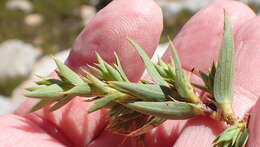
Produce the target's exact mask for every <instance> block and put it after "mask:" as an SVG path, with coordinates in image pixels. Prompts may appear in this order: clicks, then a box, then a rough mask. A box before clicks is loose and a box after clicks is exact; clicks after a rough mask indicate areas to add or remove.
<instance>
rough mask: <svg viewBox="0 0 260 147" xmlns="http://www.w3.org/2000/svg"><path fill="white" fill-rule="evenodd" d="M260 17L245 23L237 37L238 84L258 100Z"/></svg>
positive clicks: (236, 82) (259, 90) (259, 80)
mask: <svg viewBox="0 0 260 147" xmlns="http://www.w3.org/2000/svg"><path fill="white" fill-rule="evenodd" d="M259 27H260V17H255V18H253V19H251V20H249V21H248V22H247V23H246V24H244V25H243V26H242V27H241V28H240V29H239V31H238V32H237V35H236V37H235V42H236V48H237V50H236V81H235V84H236V86H239V87H241V88H242V89H245V90H247V91H248V93H251V94H253V95H255V96H254V97H249V98H251V99H252V100H253V101H256V99H257V98H258V97H257V96H259V94H260V79H259V73H260V69H259V68H257V67H259V66H260V60H259V57H260V52H259V47H260V45H259V41H260V37H259V35H260V30H259Z"/></svg>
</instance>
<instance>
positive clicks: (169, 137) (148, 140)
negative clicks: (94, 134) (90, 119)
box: [89, 120, 185, 147]
mask: <svg viewBox="0 0 260 147" xmlns="http://www.w3.org/2000/svg"><path fill="white" fill-rule="evenodd" d="M184 124H185V123H184V121H175V120H174V121H173V120H168V121H166V122H165V123H163V124H162V125H160V126H159V127H157V128H154V129H152V130H151V131H149V132H148V133H146V134H145V138H144V140H141V142H140V138H133V137H129V138H126V137H125V136H121V135H115V134H113V133H111V132H109V131H104V132H102V133H101V135H100V136H99V137H98V138H97V139H95V140H93V141H92V142H91V143H90V144H89V147H97V146H107V145H108V144H109V146H108V147H114V146H118V147H119V146H122V147H135V146H141V145H140V143H144V144H145V145H146V146H149V147H158V146H165V147H168V146H172V145H173V144H174V142H175V141H176V138H177V135H179V133H180V131H181V128H183V125H184ZM138 139H139V140H138ZM138 141H139V142H138ZM142 141H144V142H142Z"/></svg>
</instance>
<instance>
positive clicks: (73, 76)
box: [53, 57, 84, 85]
mask: <svg viewBox="0 0 260 147" xmlns="http://www.w3.org/2000/svg"><path fill="white" fill-rule="evenodd" d="M53 59H54V61H55V62H56V65H57V67H58V69H59V74H60V75H61V76H62V77H64V78H65V79H66V80H67V81H69V82H70V83H71V84H73V85H81V84H84V81H83V80H82V79H81V77H80V76H79V75H78V74H77V73H75V72H74V71H72V70H71V69H70V68H69V67H67V66H66V65H64V64H63V63H62V62H61V61H59V60H58V59H56V58H55V57H53Z"/></svg>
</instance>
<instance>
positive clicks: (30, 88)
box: [26, 85, 47, 91]
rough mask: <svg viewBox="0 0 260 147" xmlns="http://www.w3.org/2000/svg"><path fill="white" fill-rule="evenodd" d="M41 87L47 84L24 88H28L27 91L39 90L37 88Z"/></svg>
mask: <svg viewBox="0 0 260 147" xmlns="http://www.w3.org/2000/svg"><path fill="white" fill-rule="evenodd" d="M43 87H47V86H46V85H38V86H34V87H29V88H26V90H28V91H36V90H39V89H41V88H43Z"/></svg>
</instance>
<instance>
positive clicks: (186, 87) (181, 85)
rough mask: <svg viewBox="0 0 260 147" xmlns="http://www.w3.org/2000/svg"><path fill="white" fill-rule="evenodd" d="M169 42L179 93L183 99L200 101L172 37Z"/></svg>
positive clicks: (194, 101) (193, 101)
mask: <svg viewBox="0 0 260 147" xmlns="http://www.w3.org/2000/svg"><path fill="white" fill-rule="evenodd" d="M169 42H170V46H171V50H172V55H173V56H172V57H173V59H172V60H173V62H174V64H175V73H176V79H175V83H174V85H175V87H176V89H177V91H178V92H179V94H180V95H181V96H182V98H183V101H188V102H192V103H199V102H200V99H199V98H198V96H197V95H196V94H195V93H194V90H193V87H192V85H191V83H190V81H189V80H188V77H187V75H186V74H185V72H184V70H183V69H182V65H181V61H180V58H179V56H178V53H177V50H176V48H175V46H174V45H173V43H172V41H171V40H170V39H169Z"/></svg>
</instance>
